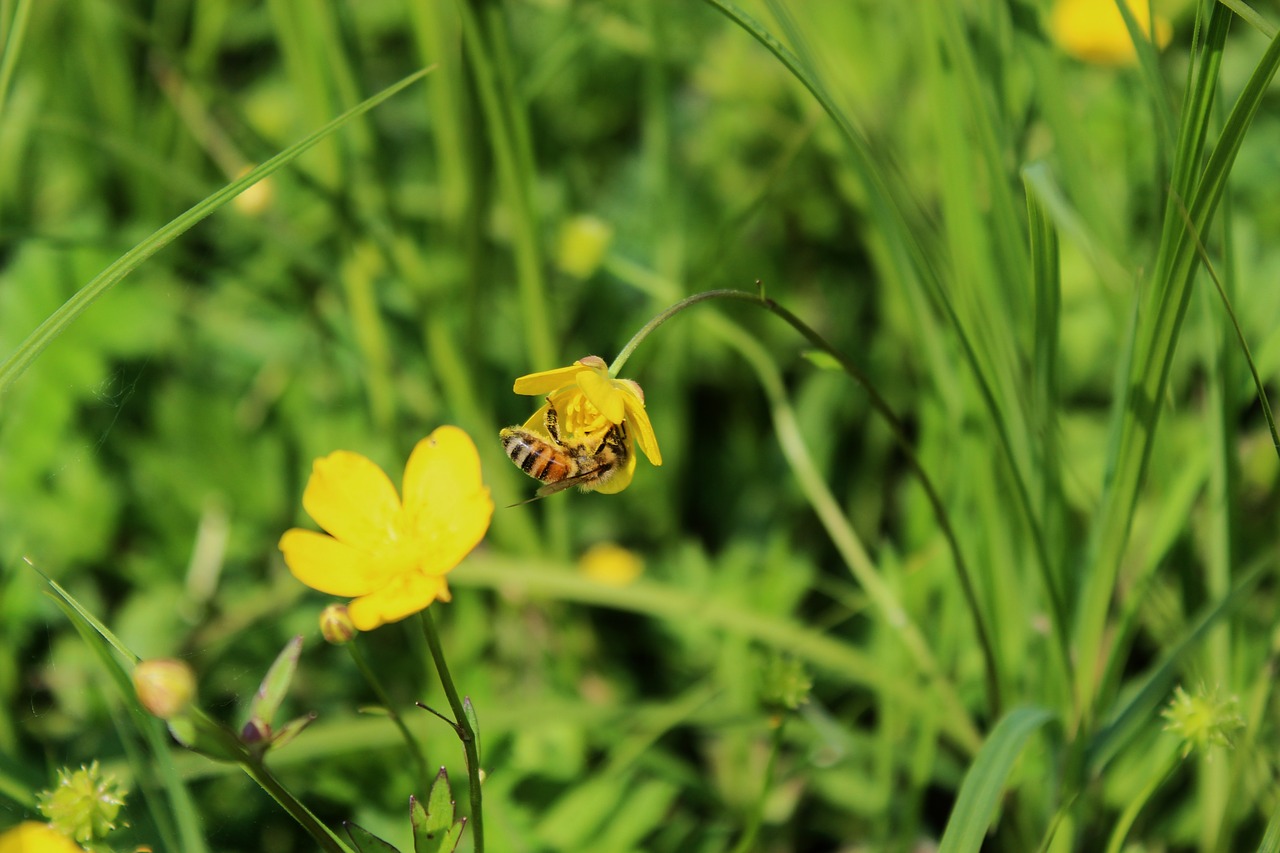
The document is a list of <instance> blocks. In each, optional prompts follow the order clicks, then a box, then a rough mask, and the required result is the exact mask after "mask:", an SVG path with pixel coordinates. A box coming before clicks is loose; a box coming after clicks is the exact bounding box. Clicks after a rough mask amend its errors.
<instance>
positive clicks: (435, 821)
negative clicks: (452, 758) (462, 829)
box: [426, 767, 454, 833]
mask: <svg viewBox="0 0 1280 853" xmlns="http://www.w3.org/2000/svg"><path fill="white" fill-rule="evenodd" d="M453 815H454V800H453V788H452V786H450V784H449V774H448V772H447V771H446V770H445V769H444V768H443V767H441V768H440V773H439V774H438V775H437V776H436V781H435V783H434V784H432V786H431V795H430V796H429V797H428V798H427V824H426V826H427V831H428V832H431V833H436V832H439V831H440V830H442V829H447V828H448V827H450V826H452V825H453Z"/></svg>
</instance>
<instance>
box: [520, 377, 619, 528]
mask: <svg viewBox="0 0 1280 853" xmlns="http://www.w3.org/2000/svg"><path fill="white" fill-rule="evenodd" d="M550 403H551V401H550V400H548V401H547V404H548V405H547V419H546V427H547V435H548V436H550V437H551V440H550V441H548V440H547V439H546V438H545V437H543V436H541V435H538V434H537V433H535V432H532V431H530V430H527V429H525V428H524V427H518V426H513V427H507V428H506V429H504V430H502V432H500V433H499V434H498V436H499V438H501V439H502V449H503V450H505V451H506V452H507V456H509V457H510V458H511V461H512V462H514V463H515V464H516V465H517V466H519V468H520V470H521V471H524V472H525V473H526V474H528V475H529V476H530V477H533V478H534V479H535V480H540V481H542V482H543V483H544V484H545V485H543V486H542V488H540V489H538V492H537V495H536V497H534V498H533V500H537V498H545V497H546V496H547V495H554V494H555V493H556V492H559V491H563V490H565V489H570V488H573V487H574V486H578V487H580V488H581V489H582V490H583V491H584V492H589V491H591V490H593V489H598V488H600V487H601V486H603V485H604V484H605V483H607V482H608V481H609V480H610V479H611V478H612V477H613V475H614V474H616V473H617V472H618V471H620V470H622V469H623V468H625V467H626V466H627V461H628V459H629V458H630V453H631V451H630V449H629V448H628V447H627V425H626V424H617V425H616V426H614V427H612V428H610V430H609V431H608V432H607V433H605V437H604V441H602V442H600V447H599V448H598V449H597V450H595V451H594V452H593V451H592V450H591V449H590V448H589V447H587V446H586V445H583V444H577V443H573V442H565V441H563V440H562V439H561V437H560V418H559V415H557V414H556V409H555V406H552V405H550ZM526 503H527V501H526Z"/></svg>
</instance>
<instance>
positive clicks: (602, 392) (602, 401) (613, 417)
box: [574, 370, 627, 424]
mask: <svg viewBox="0 0 1280 853" xmlns="http://www.w3.org/2000/svg"><path fill="white" fill-rule="evenodd" d="M574 378H575V379H576V380H577V383H578V388H580V389H581V390H582V393H583V395H584V396H585V397H586V398H587V399H588V400H590V401H591V405H593V406H595V407H596V408H597V409H599V410H600V413H601V414H602V415H604V416H605V417H606V418H608V419H609V423H611V424H620V423H622V419H623V418H625V417H626V414H627V413H626V407H625V404H624V403H623V401H622V397H623V394H624V393H625V392H623V391H620V390H619V389H618V387H617V386H616V385H615V384H614V383H613V381H612V380H611V379H610V378H609V373H608V372H607V371H596V370H583V371H581V372H579V373H578V374H577V376H575V377H574Z"/></svg>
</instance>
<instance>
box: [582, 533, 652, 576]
mask: <svg viewBox="0 0 1280 853" xmlns="http://www.w3.org/2000/svg"><path fill="white" fill-rule="evenodd" d="M578 570H579V571H581V572H582V573H583V574H584V575H586V576H587V577H589V578H591V579H592V580H593V581H596V582H597V583H602V584H605V585H607V586H626V585H627V584H630V583H632V582H633V581H635V579H636V578H638V577H640V574H641V573H642V572H643V571H644V560H641V559H640V557H639V556H638V555H637V554H636V553H635V552H634V551H628V550H627V549H626V548H623V547H622V546H621V545H614V544H612V543H610V542H602V543H600V544H599V545H592V546H591V547H590V548H588V549H587V550H586V551H585V552H584V553H583V555H582V556H581V557H579V558H578Z"/></svg>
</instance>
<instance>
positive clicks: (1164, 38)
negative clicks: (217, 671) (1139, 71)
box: [1049, 0, 1173, 65]
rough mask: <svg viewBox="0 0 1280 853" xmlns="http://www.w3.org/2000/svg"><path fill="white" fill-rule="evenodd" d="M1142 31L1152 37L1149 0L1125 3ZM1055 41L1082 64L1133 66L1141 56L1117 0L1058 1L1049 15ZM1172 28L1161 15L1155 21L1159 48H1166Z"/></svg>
mask: <svg viewBox="0 0 1280 853" xmlns="http://www.w3.org/2000/svg"><path fill="white" fill-rule="evenodd" d="M1125 3H1126V4H1127V5H1128V7H1129V11H1130V12H1132V13H1133V17H1134V20H1135V21H1137V23H1138V28H1139V29H1140V30H1142V32H1144V33H1146V34H1148V36H1149V35H1150V33H1151V32H1152V30H1151V17H1150V14H1149V12H1150V8H1149V6H1148V2H1147V0H1125ZM1049 29H1050V31H1051V32H1052V33H1053V40H1054V41H1055V42H1057V43H1058V45H1059V46H1060V47H1061V48H1062V49H1063V50H1065V51H1066V52H1067V53H1069V54H1071V55H1072V56H1074V57H1075V58H1076V59H1079V60H1081V61H1083V62H1092V63H1095V64H1098V65H1132V64H1133V63H1134V62H1135V61H1136V60H1137V57H1138V54H1137V50H1136V49H1135V48H1134V46H1133V40H1132V39H1131V38H1130V37H1129V28H1128V27H1126V26H1125V25H1124V17H1123V16H1122V15H1121V14H1120V9H1119V7H1117V6H1116V0H1057V2H1056V3H1054V4H1053V11H1052V12H1051V13H1050V16H1049ZM1172 35H1173V27H1172V26H1171V25H1170V24H1169V21H1168V20H1167V19H1166V18H1163V17H1161V16H1160V15H1157V16H1156V20H1155V36H1156V46H1157V47H1161V48H1163V47H1164V46H1165V45H1167V44H1168V43H1169V39H1170V38H1171V37H1172Z"/></svg>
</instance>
